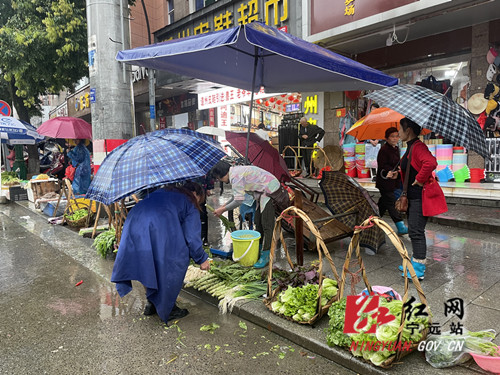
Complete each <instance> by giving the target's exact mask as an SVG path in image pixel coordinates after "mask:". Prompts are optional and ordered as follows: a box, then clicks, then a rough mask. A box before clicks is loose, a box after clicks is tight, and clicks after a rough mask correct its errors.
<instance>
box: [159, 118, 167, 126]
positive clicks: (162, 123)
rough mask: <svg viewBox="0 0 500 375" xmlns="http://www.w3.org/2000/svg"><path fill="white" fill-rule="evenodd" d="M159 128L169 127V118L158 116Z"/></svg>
mask: <svg viewBox="0 0 500 375" xmlns="http://www.w3.org/2000/svg"><path fill="white" fill-rule="evenodd" d="M158 122H159V124H158V128H159V129H165V128H166V127H167V118H166V117H165V116H161V117H158Z"/></svg>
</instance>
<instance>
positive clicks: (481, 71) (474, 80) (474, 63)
mask: <svg viewBox="0 0 500 375" xmlns="http://www.w3.org/2000/svg"><path fill="white" fill-rule="evenodd" d="M471 37H472V49H471V61H470V90H469V97H471V96H472V95H474V94H476V93H482V92H484V89H485V87H486V83H487V80H486V71H487V70H488V62H487V61H486V53H487V52H488V49H489V45H488V39H489V24H488V23H482V24H480V25H474V26H472V36H471ZM467 164H468V165H469V168H484V158H483V157H482V156H479V155H478V154H477V153H475V152H473V151H469V156H468V161H467Z"/></svg>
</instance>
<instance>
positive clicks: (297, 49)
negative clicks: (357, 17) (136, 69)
mask: <svg viewBox="0 0 500 375" xmlns="http://www.w3.org/2000/svg"><path fill="white" fill-rule="evenodd" d="M116 59H117V60H118V61H120V62H124V63H128V64H133V65H139V66H144V67H147V68H153V69H157V70H165V71H170V72H173V73H177V74H181V75H185V76H189V77H195V78H199V79H203V80H206V81H211V82H216V83H219V84H224V85H227V86H232V87H237V88H240V89H245V90H257V91H258V90H259V89H260V87H264V89H265V91H266V92H269V93H272V92H292V91H344V90H368V89H380V88H383V87H386V86H393V85H397V84H398V79H397V78H394V77H391V76H389V75H387V74H384V73H382V72H380V71H378V70H376V69H373V68H370V67H368V66H366V65H363V64H361V63H359V62H356V61H354V60H351V59H349V58H347V57H344V56H341V55H338V54H336V53H334V52H332V51H329V50H327V49H325V48H322V47H320V46H318V45H316V44H313V43H309V42H307V41H305V40H303V39H300V38H298V37H295V36H293V35H291V34H287V33H285V32H282V31H280V30H278V29H276V28H273V27H270V26H267V25H265V24H262V23H260V22H253V23H249V24H246V25H242V26H237V27H235V28H231V29H226V30H221V31H215V32H211V33H207V34H201V35H195V36H191V37H187V38H183V39H176V40H170V41H167V42H162V43H157V44H152V45H149V46H144V47H138V48H134V49H131V50H124V51H120V52H118V54H117V57H116ZM255 63H256V64H257V66H256V74H255V85H254V87H252V78H253V71H254V64H255Z"/></svg>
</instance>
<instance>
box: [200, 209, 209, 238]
mask: <svg viewBox="0 0 500 375" xmlns="http://www.w3.org/2000/svg"><path fill="white" fill-rule="evenodd" d="M200 208H201V211H200V220H201V241H202V242H203V243H206V242H208V212H207V204H206V203H202V204H201V205H200Z"/></svg>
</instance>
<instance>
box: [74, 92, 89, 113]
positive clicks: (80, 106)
mask: <svg viewBox="0 0 500 375" xmlns="http://www.w3.org/2000/svg"><path fill="white" fill-rule="evenodd" d="M85 108H90V93H89V92H85V93H82V94H81V95H77V96H75V111H76V112H78V111H83V110H84V109H85Z"/></svg>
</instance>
